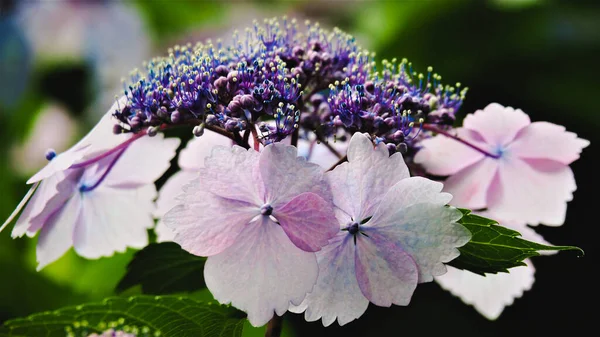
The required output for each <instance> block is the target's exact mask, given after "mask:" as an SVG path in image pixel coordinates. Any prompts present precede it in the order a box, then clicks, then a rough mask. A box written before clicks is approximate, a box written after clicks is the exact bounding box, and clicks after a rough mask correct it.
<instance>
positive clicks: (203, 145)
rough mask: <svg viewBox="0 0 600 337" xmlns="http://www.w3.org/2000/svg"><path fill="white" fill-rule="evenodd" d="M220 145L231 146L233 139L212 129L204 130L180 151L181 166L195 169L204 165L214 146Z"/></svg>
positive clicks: (184, 168) (186, 168)
mask: <svg viewBox="0 0 600 337" xmlns="http://www.w3.org/2000/svg"><path fill="white" fill-rule="evenodd" d="M217 145H220V146H225V147H231V145H232V143H231V139H229V138H227V137H225V136H222V135H220V134H218V133H215V132H212V131H210V130H206V131H204V134H203V135H202V136H201V137H194V138H192V139H190V141H189V142H188V143H187V145H186V147H185V149H183V150H181V152H180V153H179V167H181V168H182V169H183V170H191V171H195V170H198V169H200V168H203V167H204V159H205V158H206V157H209V156H210V154H211V152H212V149H213V147H215V146H217Z"/></svg>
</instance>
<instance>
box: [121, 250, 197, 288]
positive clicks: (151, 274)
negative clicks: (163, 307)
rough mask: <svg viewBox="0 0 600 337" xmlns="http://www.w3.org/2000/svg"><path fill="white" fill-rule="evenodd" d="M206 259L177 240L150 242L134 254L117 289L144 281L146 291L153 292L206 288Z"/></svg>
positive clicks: (143, 286)
mask: <svg viewBox="0 0 600 337" xmlns="http://www.w3.org/2000/svg"><path fill="white" fill-rule="evenodd" d="M205 262H206V258H204V257H200V256H196V255H192V254H190V253H188V252H187V251H185V250H183V249H181V247H180V246H179V245H178V244H176V243H174V242H162V243H153V244H150V245H148V246H147V247H146V248H144V249H142V250H141V251H139V252H137V253H136V254H135V256H134V257H133V260H132V261H131V262H130V263H129V265H128V266H127V272H126V273H125V276H124V277H123V279H121V281H120V282H119V284H118V285H117V292H122V291H124V290H127V289H128V288H131V287H133V286H135V285H141V286H142V292H143V293H145V294H153V295H162V294H173V293H178V292H191V291H195V290H198V289H201V288H204V287H205V286H206V285H205V283H204V263H205Z"/></svg>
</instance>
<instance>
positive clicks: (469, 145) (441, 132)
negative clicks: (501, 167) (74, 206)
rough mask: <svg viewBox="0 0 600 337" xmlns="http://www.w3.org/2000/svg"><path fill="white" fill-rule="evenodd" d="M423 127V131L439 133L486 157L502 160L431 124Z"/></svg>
mask: <svg viewBox="0 0 600 337" xmlns="http://www.w3.org/2000/svg"><path fill="white" fill-rule="evenodd" d="M422 127H423V130H428V131H433V132H435V133H439V134H440V135H444V136H446V137H448V138H452V139H454V140H456V141H457V142H460V143H463V144H465V145H466V146H468V147H470V148H472V149H473V150H475V151H478V152H481V153H483V154H484V155H486V156H488V157H492V158H495V159H498V158H500V156H499V155H497V154H493V153H490V152H488V151H486V150H484V149H482V148H480V147H479V146H477V145H475V144H471V143H469V142H468V141H466V140H464V139H461V138H459V137H458V136H455V135H453V134H451V133H449V132H447V131H444V130H441V129H438V128H436V127H435V126H433V125H431V124H423V125H422Z"/></svg>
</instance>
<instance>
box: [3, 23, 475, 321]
mask: <svg viewBox="0 0 600 337" xmlns="http://www.w3.org/2000/svg"><path fill="white" fill-rule="evenodd" d="M377 69H381V70H380V71H378V70H377ZM465 94H466V88H462V86H461V85H460V83H457V84H456V85H455V86H447V85H443V84H442V83H441V76H440V75H438V74H437V73H434V72H433V69H432V68H431V67H429V68H427V71H426V72H425V73H418V72H416V71H414V70H413V67H412V64H411V63H410V62H408V61H407V60H402V61H400V62H398V61H397V60H395V59H394V60H391V61H386V60H384V61H382V62H381V63H377V61H376V60H375V55H374V54H373V53H370V52H369V51H367V50H365V49H363V48H361V47H360V46H359V45H358V44H357V42H356V41H355V39H354V38H353V37H352V36H350V35H348V34H346V33H344V32H342V31H341V30H339V29H333V30H332V31H328V30H325V29H323V28H322V27H320V26H319V24H316V23H310V22H306V23H305V24H304V25H300V24H298V23H297V22H296V21H295V20H293V19H292V20H288V19H286V18H283V19H282V20H277V19H268V20H265V21H264V22H262V23H260V24H259V23H255V25H254V26H253V27H251V28H248V29H246V30H245V31H243V32H236V33H235V34H234V37H233V39H232V41H231V43H229V44H223V43H222V42H218V41H217V42H214V43H213V42H210V41H208V42H205V43H198V44H196V45H195V46H192V45H191V44H188V45H183V46H175V47H174V48H172V49H169V50H168V54H167V55H166V56H163V57H158V58H155V59H153V60H151V61H149V62H147V63H145V64H144V66H143V68H142V69H141V70H134V71H133V72H132V73H131V75H130V78H129V79H128V80H127V79H125V88H124V92H123V94H122V95H120V96H119V97H118V99H117V102H116V103H115V105H113V107H111V108H110V109H109V111H108V112H107V113H106V115H105V116H104V117H103V118H102V120H101V121H100V123H99V124H98V125H97V126H96V127H95V128H94V129H93V130H92V131H90V133H89V134H88V135H87V136H86V137H84V138H83V139H82V140H81V141H80V142H79V143H78V144H76V145H75V146H74V147H73V148H71V149H69V150H67V151H65V152H63V153H60V154H56V153H55V152H54V151H49V152H48V155H47V159H48V160H49V163H48V164H47V166H46V167H44V168H43V169H42V170H40V172H38V173H37V174H35V175H34V176H33V177H32V178H31V179H30V180H29V181H28V183H32V184H33V186H32V188H31V190H30V192H29V193H28V194H27V196H26V197H25V198H24V200H23V201H22V202H21V204H20V205H19V206H18V207H17V209H16V210H15V212H14V213H13V215H11V217H10V218H9V219H8V220H7V222H6V223H5V224H4V225H3V226H2V228H4V226H6V225H7V224H8V223H9V222H10V221H12V219H13V218H14V217H16V216H17V215H19V212H21V210H22V212H21V215H20V217H19V219H18V220H17V224H16V226H15V227H14V229H13V236H14V237H19V236H22V235H25V234H27V235H28V236H34V235H36V233H37V232H39V233H40V234H39V235H40V237H39V240H38V250H37V259H38V261H39V266H38V268H43V267H44V266H45V265H47V264H49V263H51V262H53V261H55V260H56V259H58V258H59V257H60V256H61V255H63V254H64V253H65V252H66V251H67V250H68V249H69V248H70V247H74V248H75V250H76V252H77V253H79V254H80V255H82V256H84V257H87V258H98V257H101V256H109V255H112V254H113V253H114V252H117V251H124V250H125V249H126V248H127V247H134V248H142V247H143V246H145V245H146V244H147V243H148V237H147V233H146V230H147V229H148V228H151V227H152V226H153V224H154V222H153V219H154V218H155V217H161V218H162V219H161V220H160V223H161V226H164V228H165V230H167V231H168V236H165V239H164V240H169V239H172V240H173V241H175V242H176V243H178V244H180V245H181V247H182V248H183V249H185V250H187V251H188V252H190V253H192V254H196V255H200V256H208V257H209V258H208V260H207V263H206V266H205V269H204V276H205V280H206V284H207V286H208V288H209V290H210V291H211V292H212V294H213V296H214V297H215V298H216V299H217V300H218V301H219V302H221V303H231V304H232V305H233V306H235V307H237V308H239V309H241V310H243V311H245V312H246V313H247V314H248V319H249V320H250V323H252V324H253V325H256V326H260V325H264V324H265V323H267V322H268V321H269V320H270V319H271V318H272V317H273V315H275V314H276V315H282V314H283V313H285V312H286V311H288V310H292V311H295V312H302V311H304V312H305V315H306V318H307V320H316V319H319V318H322V320H323V323H324V324H325V325H329V324H331V323H332V322H333V321H335V320H336V319H337V320H338V322H339V324H346V323H347V322H349V321H351V320H353V319H356V318H358V317H359V316H361V315H362V314H363V313H364V311H365V310H366V307H367V305H368V303H369V302H370V303H373V304H375V305H380V306H390V305H392V304H396V305H407V304H408V303H409V302H410V299H411V297H412V293H413V291H414V290H415V287H416V286H417V284H418V283H422V282H429V281H432V280H433V278H434V277H437V276H440V275H442V274H444V273H445V272H446V268H445V266H444V263H446V262H449V261H450V260H452V259H453V258H455V257H457V256H458V250H457V248H458V247H460V246H462V245H464V244H465V243H467V242H468V241H469V239H470V233H469V232H468V231H467V230H466V229H465V228H464V227H462V226H461V225H459V224H458V223H457V221H458V219H459V218H460V216H461V213H460V212H459V211H457V210H456V209H455V208H454V207H453V206H448V205H447V204H448V202H450V200H451V199H452V196H451V195H450V194H448V193H445V192H442V186H443V185H442V184H440V183H438V182H433V181H431V180H429V179H426V178H423V177H410V173H409V169H408V168H409V167H408V166H407V164H406V163H407V162H408V163H410V164H411V166H412V165H413V164H414V163H413V157H414V155H415V153H418V151H419V149H421V148H422V147H423V145H422V144H424V145H425V146H427V145H428V144H433V143H432V142H431V139H432V138H431V137H432V135H434V134H440V135H446V136H448V137H449V139H450V140H451V141H456V142H462V143H464V144H469V140H468V139H467V140H465V139H460V138H459V137H458V136H454V135H453V133H452V132H453V131H452V125H453V123H454V122H455V116H456V112H457V110H458V109H459V108H460V106H461V104H462V101H463V99H464V98H465ZM175 127H188V128H189V129H191V131H192V133H193V134H194V136H196V137H201V138H200V139H202V137H206V139H207V141H206V142H202V143H199V142H194V143H190V144H189V146H188V148H186V150H185V151H186V155H185V156H183V155H182V156H180V158H179V163H180V165H181V167H182V168H183V171H185V174H181V175H179V176H178V177H177V182H175V181H174V180H170V181H169V182H167V184H166V185H165V186H169V188H168V189H167V188H166V187H165V188H164V191H160V193H159V194H160V196H159V198H158V199H159V201H160V205H159V206H160V207H159V208H158V209H157V208H156V205H155V204H154V200H155V199H156V197H157V196H156V189H155V185H154V182H155V181H156V180H157V179H159V178H160V177H161V176H162V175H163V173H164V172H165V171H167V169H168V168H169V165H170V161H171V159H172V158H173V157H174V156H175V155H176V150H177V148H178V146H179V140H178V139H173V138H168V137H167V138H165V137H164V136H163V134H162V131H164V130H168V129H170V128H175ZM207 133H210V137H207ZM438 137H439V136H438ZM209 139H210V140H209ZM340 143H341V144H342V146H340ZM193 144H195V145H193ZM198 144H201V145H202V147H206V148H210V150H207V149H206V148H202V149H199V148H198ZM217 144H218V145H217ZM192 145H193V146H192ZM213 145H216V146H214V147H213ZM470 146H471V147H472V148H476V149H477V148H478V147H477V146H478V145H477V144H470ZM300 149H302V150H301V151H299V150H300ZM479 150H480V152H482V151H483V152H482V153H484V154H485V153H486V152H485V151H484V150H482V149H479ZM323 151H325V152H329V153H330V154H331V155H332V157H333V158H334V159H335V160H337V162H332V161H330V160H328V161H327V163H328V164H329V165H331V168H330V169H329V170H327V168H325V167H323V166H320V165H324V164H323V163H324V162H325V161H320V160H319V158H316V156H321V154H322V153H323ZM190 158H191V159H190ZM345 161H348V162H347V163H343V162H345ZM316 163H317V164H316ZM419 163H424V161H423V160H420V161H419ZM318 164H320V165H318ZM425 169H427V168H426V167H425ZM174 178H175V177H173V179H174ZM174 191H176V192H178V193H175V192H174ZM456 206H461V205H460V204H458V205H456ZM159 234H160V233H159ZM161 240H162V239H161ZM331 282H340V284H341V285H342V286H343V287H345V288H344V289H343V291H341V292H337V291H336V290H335V289H331V287H330V286H331Z"/></svg>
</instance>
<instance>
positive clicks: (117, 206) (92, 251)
mask: <svg viewBox="0 0 600 337" xmlns="http://www.w3.org/2000/svg"><path fill="white" fill-rule="evenodd" d="M78 197H79V196H78ZM155 197H156V189H155V187H154V185H153V184H150V185H146V186H142V187H138V188H114V187H110V186H100V187H98V188H96V189H94V190H92V191H89V192H84V193H82V194H81V199H82V206H83V210H82V213H81V220H80V222H79V223H78V225H77V226H76V227H75V231H74V234H73V240H74V246H75V250H76V251H77V253H78V254H79V255H81V256H83V257H86V258H89V259H96V258H99V257H102V256H111V255H113V254H114V253H115V252H124V251H125V250H126V249H127V247H133V248H143V247H145V246H146V245H147V244H148V234H147V229H148V228H152V227H153V226H154V220H153V217H152V212H153V211H154V203H153V202H152V201H153V200H154V198H155Z"/></svg>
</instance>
